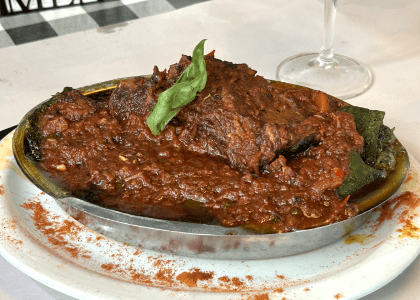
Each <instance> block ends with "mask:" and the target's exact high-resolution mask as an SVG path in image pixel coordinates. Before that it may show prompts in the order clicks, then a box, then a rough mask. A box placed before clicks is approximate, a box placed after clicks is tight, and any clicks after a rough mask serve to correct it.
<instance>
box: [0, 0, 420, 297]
mask: <svg viewBox="0 0 420 300" xmlns="http://www.w3.org/2000/svg"><path fill="white" fill-rule="evenodd" d="M419 15H420V1H398V0H384V1H373V0H366V1H360V0H348V1H339V7H338V13H337V21H336V31H335V40H334V52H335V53H340V54H342V55H346V56H350V57H352V58H354V59H357V60H360V61H361V62H363V63H365V64H367V65H368V66H369V68H370V69H371V71H372V73H373V76H374V81H373V84H372V86H371V88H370V89H369V90H368V91H367V92H366V93H364V94H362V95H361V96H359V97H357V98H354V99H352V100H349V102H350V103H352V104H354V105H359V106H365V107H368V108H372V109H380V110H384V111H386V113H387V114H386V117H385V123H386V124H387V125H388V126H390V127H395V128H396V130H395V134H396V135H397V136H398V138H399V140H400V141H401V142H402V144H404V145H405V147H406V148H407V149H408V151H409V152H410V153H411V154H412V155H413V156H414V158H416V159H417V160H419V159H420V130H419V129H420V118H419V117H418V116H419V115H420V99H419V97H418V93H419V92H420V80H419V78H420V76H419V75H420V71H419V70H420V23H419V18H418V16H419ZM322 26H323V1H321V0H298V1H286V0H259V1H254V0H223V1H222V0H220V1H218V0H214V1H209V2H205V3H202V4H198V5H194V6H190V7H187V8H184V9H180V10H177V11H173V12H169V13H165V14H162V15H157V16H153V17H148V18H144V19H140V20H136V21H132V22H128V23H124V24H118V25H113V26H111V27H110V28H108V30H103V29H102V30H97V29H94V30H89V31H84V32H79V33H75V34H70V35H66V36H60V37H57V38H53V39H48V40H44V41H39V42H34V43H30V44H24V45H20V46H13V47H7V48H3V49H0V105H1V106H0V107H1V109H0V129H5V128H7V127H10V126H12V125H16V124H17V123H18V122H19V120H20V119H21V118H22V117H23V115H24V114H25V113H26V112H27V111H28V110H29V109H30V108H32V107H33V106H35V105H37V104H38V103H39V102H41V101H43V100H45V99H47V98H48V97H49V96H50V95H52V94H55V93H56V92H58V91H61V90H62V89H63V87H64V86H72V87H80V86H84V85H89V84H92V83H97V82H102V81H106V80H108V79H113V78H118V77H125V76H131V75H141V74H150V73H151V72H152V69H153V66H154V65H158V66H159V67H160V68H161V69H164V68H167V67H168V66H169V65H170V64H172V63H174V62H177V61H178V60H179V58H180V55H181V54H189V55H190V54H191V51H192V49H193V47H194V46H195V45H196V44H197V43H198V42H199V41H200V40H201V39H203V38H206V39H208V40H207V42H206V46H205V48H206V52H209V51H211V50H212V49H216V57H218V58H220V59H223V60H228V61H233V62H236V63H242V62H244V63H247V64H248V65H249V66H250V67H251V68H253V69H255V70H258V74H260V75H263V76H265V77H266V78H272V79H273V78H274V71H275V68H276V66H277V65H278V63H280V62H281V61H282V60H284V59H286V58H288V57H289V56H292V55H295V54H298V53H302V52H313V51H318V49H319V47H320V43H321V38H322ZM0 270H1V272H0V299H7V300H9V299H18V300H23V299H31V300H36V299H42V300H44V299H51V296H49V295H48V294H47V293H46V292H45V291H44V290H42V289H40V288H39V287H38V286H37V285H36V284H35V283H34V282H33V281H31V280H30V279H29V277H27V276H26V275H24V274H23V273H21V272H20V271H18V270H16V269H15V268H14V267H12V266H11V265H10V264H8V263H7V262H6V261H5V260H4V259H2V258H1V257H0ZM419 273H420V260H419V259H418V258H417V260H416V261H415V262H414V263H413V264H412V265H411V266H410V267H409V268H408V269H407V270H406V271H404V272H403V273H402V274H401V275H400V276H399V277H397V278H396V279H395V280H393V281H392V282H390V283H389V284H387V285H386V286H384V287H382V288H381V289H380V290H378V291H376V292H374V293H373V294H371V295H369V296H366V297H364V298H363V299H364V300H374V299H375V300H379V299H381V300H385V299H399V300H411V299H418V298H420V296H419V295H420V277H419V276H418V274H419ZM57 297H58V296H57Z"/></svg>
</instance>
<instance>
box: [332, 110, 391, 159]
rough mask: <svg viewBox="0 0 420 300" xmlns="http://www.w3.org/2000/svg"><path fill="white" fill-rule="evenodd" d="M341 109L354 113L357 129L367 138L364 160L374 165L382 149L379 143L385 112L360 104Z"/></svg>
mask: <svg viewBox="0 0 420 300" xmlns="http://www.w3.org/2000/svg"><path fill="white" fill-rule="evenodd" d="M339 110H341V111H345V112H346V113H349V114H352V115H353V118H354V122H355V123H356V130H357V132H358V133H359V134H360V135H361V136H362V137H363V139H364V140H365V145H364V149H365V150H364V153H363V154H362V157H363V160H364V161H365V162H366V163H367V164H368V165H372V164H373V163H374V162H375V160H376V157H377V156H378V154H379V152H380V151H381V150H382V149H380V148H379V147H380V146H379V145H378V137H379V133H380V129H381V127H382V126H383V120H384V116H385V113H384V112H383V111H379V110H370V109H367V108H364V107H358V106H344V107H342V108H340V109H339Z"/></svg>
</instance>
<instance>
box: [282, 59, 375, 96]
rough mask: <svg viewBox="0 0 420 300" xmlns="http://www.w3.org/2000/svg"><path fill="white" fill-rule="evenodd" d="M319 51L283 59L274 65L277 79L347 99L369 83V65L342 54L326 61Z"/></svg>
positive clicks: (370, 80)
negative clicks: (321, 58) (330, 60)
mask: <svg viewBox="0 0 420 300" xmlns="http://www.w3.org/2000/svg"><path fill="white" fill-rule="evenodd" d="M318 55H319V54H318V53H303V54H299V55H296V56H293V57H290V58H288V59H286V60H285V61H283V62H282V63H281V64H280V65H279V66H278V67H277V69H276V74H275V78H276V80H279V81H283V82H288V83H292V84H297V85H302V86H306V87H309V88H312V89H315V90H320V91H323V92H325V93H327V94H330V95H332V96H334V97H337V98H339V99H343V100H345V99H350V98H353V97H355V96H357V95H360V94H361V93H363V92H364V91H366V90H367V89H368V88H369V86H370V85H371V83H372V74H371V72H370V71H369V69H368V68H367V67H366V66H365V65H363V64H361V63H359V62H357V61H355V60H353V59H351V58H349V57H346V56H342V55H334V57H333V60H332V62H329V63H325V62H323V61H322V60H320V59H319V58H318Z"/></svg>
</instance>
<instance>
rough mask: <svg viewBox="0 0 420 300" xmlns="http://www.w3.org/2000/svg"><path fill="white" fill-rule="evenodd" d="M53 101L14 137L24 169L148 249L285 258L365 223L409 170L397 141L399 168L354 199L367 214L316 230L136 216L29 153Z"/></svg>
mask: <svg viewBox="0 0 420 300" xmlns="http://www.w3.org/2000/svg"><path fill="white" fill-rule="evenodd" d="M124 79H127V78H122V79H116V80H111V81H107V82H103V83H99V84H94V85H90V86H86V87H82V88H78V89H77V90H79V91H80V92H82V93H83V94H85V95H91V94H95V93H99V92H104V91H108V90H112V89H114V88H115V87H116V86H117V85H118V83H119V82H121V81H122V80H124ZM48 101H49V100H47V101H45V102H43V103H41V104H39V105H38V106H36V107H34V108H33V109H32V110H31V111H29V112H28V113H27V114H26V115H25V117H24V118H23V119H22V121H21V122H20V124H19V126H18V128H17V129H16V131H15V134H14V136H13V153H14V156H15V158H16V161H17V163H18V165H19V166H20V168H21V170H22V171H23V173H24V174H25V175H26V176H27V177H28V178H29V179H30V180H31V181H32V182H33V183H34V184H35V185H36V186H37V187H38V188H40V189H41V190H42V191H44V192H45V193H47V194H48V195H50V196H52V197H54V198H55V200H56V201H57V203H58V204H59V205H60V206H61V207H62V208H63V209H64V210H65V211H66V212H67V213H68V214H70V215H71V216H72V217H73V218H75V219H76V220H78V221H79V222H81V223H82V224H84V225H86V226H87V227H89V228H90V229H92V230H94V231H96V232H99V233H101V234H103V235H105V236H108V237H110V238H113V239H115V240H118V241H121V242H124V243H128V244H131V245H133V246H140V247H143V248H146V249H153V250H157V251H162V252H167V253H174V254H177V255H185V256H195V257H200V258H212V259H214V258H216V259H240V260H244V259H262V258H272V257H280V256H286V255H292V254H297V253H302V252H306V251H310V250H313V249H316V248H319V247H322V246H325V245H328V244H330V243H332V242H334V241H337V240H339V239H340V238H342V237H343V236H345V235H346V234H349V233H350V232H352V231H353V230H354V229H356V228H357V227H359V226H360V225H361V224H362V223H363V222H364V221H366V220H367V219H368V217H369V215H370V213H371V212H372V210H373V209H374V208H375V207H376V206H378V205H380V204H382V203H383V202H384V201H386V200H387V199H389V198H390V197H391V196H392V195H393V194H394V193H395V192H396V191H397V190H398V188H399V187H400V186H401V185H402V183H403V182H404V180H405V178H406V176H407V174H408V171H409V165H410V163H409V159H408V154H407V152H406V151H405V149H404V148H403V146H402V145H401V144H400V143H399V142H398V141H396V142H397V146H398V147H399V148H400V149H399V154H398V157H397V165H396V168H395V170H394V171H393V172H391V173H390V174H389V176H388V178H387V179H386V180H385V181H383V182H381V183H380V185H378V186H376V187H375V188H374V189H371V190H370V191H368V192H366V193H365V194H362V195H361V196H360V197H358V198H357V199H353V201H355V202H356V203H357V205H358V207H359V211H360V212H361V213H360V214H359V215H357V216H356V217H353V218H351V219H348V220H345V221H341V222H337V223H334V224H330V225H327V226H323V227H318V228H314V229H307V230H301V231H295V232H288V233H282V234H256V233H253V232H249V231H245V230H243V229H242V228H226V227H222V226H215V225H205V224H197V223H187V222H177V221H167V220H159V219H152V218H147V217H141V216H134V215H130V214H126V213H122V212H119V211H114V210H110V209H107V208H104V207H101V206H98V205H94V204H91V203H89V202H87V201H84V200H81V199H77V198H74V197H71V196H70V195H69V193H68V192H67V191H65V190H63V189H62V188H60V187H59V186H57V185H56V184H55V183H53V182H52V181H51V180H50V179H49V178H48V176H47V175H46V174H44V173H43V172H42V171H41V170H40V169H38V167H37V166H36V164H35V163H34V162H33V161H32V160H30V159H29V158H27V157H26V156H25V131H26V130H27V128H28V126H29V122H28V119H29V117H30V116H31V114H33V113H34V112H35V110H36V109H38V108H39V107H42V106H44V105H45V104H46V102H48ZM337 101H341V100H338V99H337Z"/></svg>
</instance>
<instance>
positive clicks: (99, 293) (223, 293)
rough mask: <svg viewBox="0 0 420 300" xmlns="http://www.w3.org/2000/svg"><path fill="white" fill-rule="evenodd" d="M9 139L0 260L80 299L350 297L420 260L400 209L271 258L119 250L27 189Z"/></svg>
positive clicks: (417, 188) (0, 182)
mask: <svg viewBox="0 0 420 300" xmlns="http://www.w3.org/2000/svg"><path fill="white" fill-rule="evenodd" d="M11 137H12V135H11V134H10V135H8V136H7V137H6V138H5V139H4V140H3V141H2V142H1V144H0V188H1V190H0V226H1V231H0V254H1V255H2V256H4V257H5V259H7V260H8V261H9V262H10V263H11V264H12V265H14V266H15V267H16V268H18V269H19V270H21V271H22V272H24V273H26V274H27V275H29V276H31V277H32V278H33V279H35V280H37V281H39V282H41V283H42V284H45V285H47V286H48V287H51V288H53V289H55V290H58V291H60V292H62V293H64V294H67V295H71V296H72V297H75V298H78V299H92V300H93V299H112V300H114V299H139V298H141V299H271V300H273V299H283V298H285V299H358V298H360V297H362V296H364V295H367V294H369V293H371V292H373V291H374V290H376V289H378V288H380V287H381V286H383V285H385V284H386V283H388V282H389V281H391V280H392V279H394V278H395V277H396V276H397V275H399V274H400V273H401V272H402V271H403V270H404V269H405V268H406V267H407V266H408V265H410V263H411V262H412V261H413V260H414V259H415V258H416V257H417V255H418V254H419V252H420V229H418V227H420V216H419V215H418V213H419V212H420V207H415V208H414V209H413V208H408V207H406V206H404V205H402V206H400V207H399V208H398V209H397V210H396V211H395V213H394V214H393V215H392V218H391V219H389V220H385V221H384V222H382V223H381V224H380V225H379V226H376V225H377V219H378V217H379V216H381V213H382V216H384V214H385V212H386V211H387V210H380V209H377V210H376V212H375V213H374V214H373V217H371V219H370V220H369V221H368V222H367V223H366V224H364V225H362V226H361V228H359V229H358V230H356V231H354V232H353V233H352V235H351V236H350V237H344V238H343V239H341V240H340V241H338V242H336V243H333V244H331V245H328V246H326V247H323V248H320V249H317V250H314V251H310V252H307V253H303V254H299V255H293V256H288V257H282V258H278V259H264V260H249V261H235V260H205V259H196V258H189V257H188V258H187V257H178V256H173V255H166V254H161V253H158V252H154V251H151V250H144V249H142V248H141V247H134V246H131V245H127V244H122V243H120V242H117V241H115V240H112V239H109V238H107V237H104V236H102V235H100V234H98V233H96V232H94V231H91V230H90V229H88V228H86V227H84V226H83V225H81V224H80V223H78V222H77V221H75V220H74V219H72V218H71V217H70V216H69V215H67V214H66V213H65V212H64V211H63V210H62V209H61V208H60V207H59V206H58V205H57V204H56V203H55V201H54V200H53V199H52V198H51V197H49V196H47V195H45V194H43V193H41V192H40V190H39V189H37V188H36V187H35V186H34V185H33V184H31V183H30V182H29V181H28V180H27V179H26V178H25V177H24V175H23V174H22V173H21V172H20V170H19V168H18V167H17V166H16V162H15V160H14V158H13V156H12V150H11ZM410 159H411V165H412V167H411V171H410V175H409V178H411V179H410V180H408V181H407V182H406V183H405V184H404V186H403V187H402V191H407V190H409V191H411V192H412V193H415V194H416V195H419V194H420V182H419V170H420V169H419V166H418V164H417V163H416V162H415V161H414V159H413V158H412V157H410ZM35 208H38V209H40V210H38V211H36V210H35ZM43 210H44V212H43ZM401 213H403V214H401ZM34 216H35V217H41V219H39V218H38V219H35V218H34ZM404 216H405V219H404V220H405V221H404V222H401V219H402V218H403V217H404ZM48 222H49V223H48ZM409 225H411V227H410V226H409ZM408 229H410V230H408Z"/></svg>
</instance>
